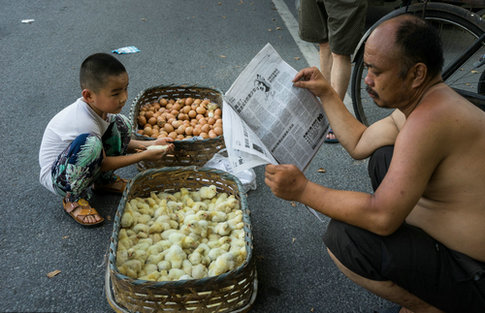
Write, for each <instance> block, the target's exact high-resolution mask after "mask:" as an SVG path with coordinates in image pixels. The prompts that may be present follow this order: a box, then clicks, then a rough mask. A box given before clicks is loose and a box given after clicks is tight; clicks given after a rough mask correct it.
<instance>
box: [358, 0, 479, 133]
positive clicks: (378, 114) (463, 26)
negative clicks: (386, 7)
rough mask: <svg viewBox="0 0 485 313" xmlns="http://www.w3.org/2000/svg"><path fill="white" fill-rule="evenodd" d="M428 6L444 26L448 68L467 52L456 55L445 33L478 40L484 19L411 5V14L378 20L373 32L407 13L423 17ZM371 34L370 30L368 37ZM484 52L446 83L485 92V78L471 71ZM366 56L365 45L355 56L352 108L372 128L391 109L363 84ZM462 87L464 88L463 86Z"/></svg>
mask: <svg viewBox="0 0 485 313" xmlns="http://www.w3.org/2000/svg"><path fill="white" fill-rule="evenodd" d="M425 5H426V10H425V15H424V18H425V19H426V20H428V21H430V22H431V23H433V24H434V25H435V26H440V34H441V35H442V40H443V52H444V56H445V67H446V65H447V64H449V63H450V62H451V61H452V60H454V59H455V58H456V56H455V55H456V54H459V55H461V54H462V53H463V51H458V52H456V51H452V50H451V48H450V47H449V46H448V42H449V41H450V40H453V38H448V37H449V36H446V38H443V34H444V32H445V31H446V34H447V35H449V34H453V32H457V34H459V35H460V41H463V40H465V39H464V38H466V37H468V38H469V39H470V40H472V41H473V40H476V38H478V37H479V36H480V35H481V34H482V33H483V32H485V22H484V21H483V20H482V19H481V18H480V16H478V15H476V14H474V13H472V12H470V11H468V10H466V9H463V8H460V7H457V6H453V5H449V4H445V3H427V4H423V3H419V4H413V5H410V6H409V7H408V8H407V11H406V8H405V7H403V8H400V9H397V10H394V11H392V12H390V13H389V14H387V15H385V16H384V17H382V18H381V19H380V20H379V21H377V22H376V23H375V24H374V25H373V26H372V27H371V28H370V30H372V29H374V28H375V27H377V25H379V24H380V23H381V22H383V21H385V20H387V19H390V18H392V17H395V16H398V15H402V14H405V13H410V14H414V15H419V16H421V17H422V13H423V7H424V6H425ZM420 14H421V15H420ZM369 33H370V31H369V32H368V33H367V34H369ZM461 35H463V36H461ZM365 39H366V38H364V40H365ZM364 42H365V41H364ZM454 43H455V45H454V46H456V41H454ZM470 45H471V44H470ZM467 47H468V42H467V45H464V49H462V50H465V49H466V48H467ZM455 48H456V47H455ZM484 53H485V46H481V47H480V48H479V50H478V51H477V52H476V53H475V54H474V55H473V56H472V57H470V59H469V60H468V61H467V62H466V63H465V64H464V66H463V67H462V68H460V69H459V70H457V71H456V72H455V73H453V74H452V75H451V76H450V77H449V78H448V80H446V83H447V84H449V85H450V86H451V87H456V86H457V84H460V83H462V84H464V86H466V88H465V89H466V90H467V91H468V94H473V93H477V92H479V91H481V90H483V91H485V82H483V81H480V77H482V78H483V76H482V75H480V73H478V71H474V72H473V73H472V72H471V70H470V69H469V67H470V66H471V64H473V63H474V60H478V58H479V56H480V55H483V54H484ZM363 55H364V44H362V45H361V46H360V48H359V50H358V51H357V52H356V54H355V56H354V68H353V71H352V76H351V97H352V106H353V108H354V114H355V116H356V118H357V119H358V120H359V121H361V122H362V123H364V124H365V125H370V124H372V123H374V122H375V121H377V120H379V119H382V118H383V117H385V116H387V115H388V114H390V113H391V110H389V109H384V108H380V107H378V106H377V105H376V104H375V103H374V101H373V100H372V99H371V98H370V97H369V96H368V94H367V92H366V91H365V83H364V82H363V79H364V78H365V75H366V70H365V67H364V63H363ZM480 70H483V69H480ZM458 72H461V74H466V77H465V76H463V78H460V79H457V75H458V74H459V73H458ZM469 74H473V75H469ZM468 76H470V77H468ZM468 78H470V79H472V78H473V79H472V81H471V82H469V81H466V79H468ZM456 88H457V87H456ZM460 88H463V86H461V85H460ZM475 88H476V89H475Z"/></svg>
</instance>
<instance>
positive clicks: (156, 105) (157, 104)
mask: <svg viewBox="0 0 485 313" xmlns="http://www.w3.org/2000/svg"><path fill="white" fill-rule="evenodd" d="M152 107H153V110H155V111H158V109H160V103H158V102H155V103H153V105H152Z"/></svg>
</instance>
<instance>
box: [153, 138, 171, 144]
mask: <svg viewBox="0 0 485 313" xmlns="http://www.w3.org/2000/svg"><path fill="white" fill-rule="evenodd" d="M170 142H173V139H172V138H170V137H164V138H158V139H157V140H155V141H154V142H153V145H168V144H169V143H170ZM172 146H173V144H172Z"/></svg>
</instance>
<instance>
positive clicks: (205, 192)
mask: <svg viewBox="0 0 485 313" xmlns="http://www.w3.org/2000/svg"><path fill="white" fill-rule="evenodd" d="M199 194H200V197H201V198H202V199H212V198H214V197H215V195H216V194H217V187H216V186H215V185H210V186H203V187H201V188H200V189H199Z"/></svg>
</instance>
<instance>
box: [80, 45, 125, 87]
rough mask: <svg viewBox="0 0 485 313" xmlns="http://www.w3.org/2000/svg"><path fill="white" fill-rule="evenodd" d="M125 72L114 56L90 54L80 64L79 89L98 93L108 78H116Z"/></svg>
mask: <svg viewBox="0 0 485 313" xmlns="http://www.w3.org/2000/svg"><path fill="white" fill-rule="evenodd" d="M125 72H126V69H125V67H124V66H123V64H121V62H120V61H118V59H116V58H115V57H114V56H112V55H110V54H107V53H95V54H92V55H90V56H88V57H87V58H86V59H85V60H84V61H83V63H82V64H81V70H80V72H79V81H80V83H81V89H90V90H92V91H94V92H98V91H99V90H100V89H101V88H103V87H104V85H105V84H106V80H107V78H108V77H109V76H117V75H120V74H122V73H125Z"/></svg>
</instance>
